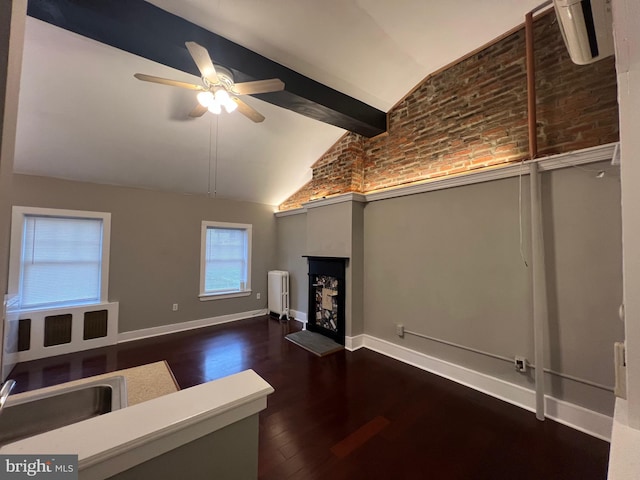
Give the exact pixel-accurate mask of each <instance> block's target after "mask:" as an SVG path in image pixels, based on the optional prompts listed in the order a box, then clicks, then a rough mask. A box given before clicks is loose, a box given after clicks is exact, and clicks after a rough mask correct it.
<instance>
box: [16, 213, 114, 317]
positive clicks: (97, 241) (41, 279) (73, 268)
mask: <svg viewBox="0 0 640 480" xmlns="http://www.w3.org/2000/svg"><path fill="white" fill-rule="evenodd" d="M102 242H103V220H102V219H100V218H67V217H50V216H37V215H25V216H24V222H23V241H22V258H21V262H20V266H21V272H20V282H21V288H20V292H21V295H22V308H44V307H56V306H64V305H83V304H90V303H98V302H100V300H101V299H100V294H101V278H102V258H103V255H102V254H103V252H102V248H103V245H102Z"/></svg>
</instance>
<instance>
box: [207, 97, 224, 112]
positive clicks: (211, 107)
mask: <svg viewBox="0 0 640 480" xmlns="http://www.w3.org/2000/svg"><path fill="white" fill-rule="evenodd" d="M208 109H209V111H210V112H211V113H215V114H216V115H220V113H222V106H221V105H220V104H219V103H218V102H217V101H215V100H213V101H212V102H211V103H210V104H209V107H208Z"/></svg>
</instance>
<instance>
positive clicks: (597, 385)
mask: <svg viewBox="0 0 640 480" xmlns="http://www.w3.org/2000/svg"><path fill="white" fill-rule="evenodd" d="M403 332H404V334H405V335H413V336H415V337H420V338H424V339H426V340H431V341H433V342H437V343H442V344H443V345H449V346H450V347H456V348H459V349H461V350H466V351H468V352H473V353H478V354H480V355H485V356H487V357H491V358H495V359H496V360H502V361H505V362H508V363H510V364H512V365H513V361H514V359H513V358H509V357H506V356H504V355H498V354H496V353H490V352H485V351H483V350H478V349H477V348H472V347H467V346H466V345H460V344H459V343H454V342H450V341H448V340H443V339H441V338H436V337H432V336H430V335H424V334H423V333H418V332H412V331H411V330H407V329H406V328H405V329H403ZM527 367H528V368H531V369H535V368H536V366H535V365H534V364H532V363H527ZM543 371H544V372H545V373H548V374H550V375H554V376H556V377H560V378H566V379H567V380H571V381H574V382H578V383H582V384H584V385H589V386H590V387H595V388H599V389H600V390H605V391H607V392H613V387H610V386H608V385H603V384H601V383H597V382H592V381H591V380H586V379H584V378H580V377H575V376H573V375H569V374H567V373H562V372H557V371H555V370H551V369H549V368H543Z"/></svg>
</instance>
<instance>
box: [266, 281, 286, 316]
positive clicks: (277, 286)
mask: <svg viewBox="0 0 640 480" xmlns="http://www.w3.org/2000/svg"><path fill="white" fill-rule="evenodd" d="M269 312H271V313H275V314H276V315H278V318H282V317H283V316H284V317H286V318H287V320H288V319H289V272H283V271H282V270H271V271H270V272H269Z"/></svg>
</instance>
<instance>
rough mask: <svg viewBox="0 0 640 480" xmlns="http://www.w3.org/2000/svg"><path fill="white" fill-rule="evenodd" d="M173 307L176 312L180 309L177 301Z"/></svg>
mask: <svg viewBox="0 0 640 480" xmlns="http://www.w3.org/2000/svg"><path fill="white" fill-rule="evenodd" d="M171 309H172V310H173V311H174V312H177V311H178V304H177V303H174V304H173V307H171Z"/></svg>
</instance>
